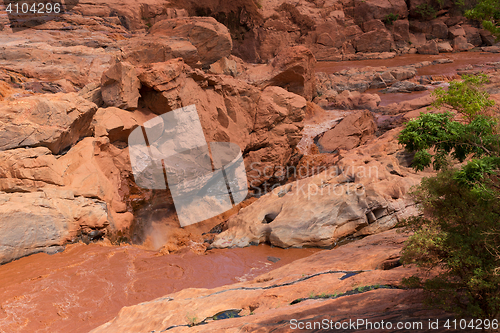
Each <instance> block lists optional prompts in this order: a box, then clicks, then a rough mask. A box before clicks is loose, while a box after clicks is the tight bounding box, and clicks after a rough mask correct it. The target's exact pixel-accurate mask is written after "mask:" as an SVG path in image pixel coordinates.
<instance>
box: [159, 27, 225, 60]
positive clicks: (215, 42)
mask: <svg viewBox="0 0 500 333" xmlns="http://www.w3.org/2000/svg"><path fill="white" fill-rule="evenodd" d="M149 34H150V35H151V36H168V37H178V38H186V39H187V40H189V42H191V43H192V44H193V45H194V46H195V47H196V49H197V50H198V56H199V57H200V61H201V63H202V65H204V66H206V65H210V64H212V63H214V62H216V61H217V60H219V59H220V58H222V57H228V56H230V55H231V51H232V49H233V42H232V39H231V35H230V34H229V30H228V29H227V28H226V27H225V26H224V25H223V24H221V23H219V22H217V21H216V20H215V19H214V18H212V17H189V18H177V19H171V20H163V21H160V22H158V23H156V24H155V25H154V26H153V27H151V29H150V30H149Z"/></svg>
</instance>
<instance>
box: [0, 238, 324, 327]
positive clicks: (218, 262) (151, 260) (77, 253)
mask: <svg viewBox="0 0 500 333" xmlns="http://www.w3.org/2000/svg"><path fill="white" fill-rule="evenodd" d="M317 251H320V250H319V249H289V250H283V249H280V248H275V247H270V246H267V245H259V246H251V247H247V248H241V249H231V250H210V251H208V252H206V253H205V254H204V255H197V254H194V253H193V252H190V251H186V253H182V254H169V255H163V256H161V255H158V254H157V252H154V251H146V250H143V249H140V248H138V247H136V246H102V245H98V244H91V245H83V244H74V245H69V246H68V247H67V248H66V250H65V251H64V252H62V253H57V254H54V255H48V254H42V253H39V254H35V255H31V256H29V257H25V258H21V259H19V260H16V261H14V262H11V263H8V264H5V265H3V266H1V267H0V332H2V333H12V332H26V333H33V332H47V333H49V332H50V333H53V332H72V333H80V332H82V333H83V332H88V331H89V330H91V329H93V328H95V327H97V326H99V325H101V324H104V323H105V322H107V321H109V320H111V319H113V318H114V317H115V316H116V315H117V314H118V311H120V309H121V308H122V307H124V306H128V305H133V304H138V303H141V302H144V301H149V300H152V299H154V298H158V297H161V296H164V295H166V294H169V293H172V292H176V291H179V290H182V289H185V288H214V287H218V286H222V285H225V284H232V283H235V282H239V281H244V280H251V279H252V278H254V277H255V276H257V275H260V274H262V273H264V272H268V271H270V270H272V269H276V268H278V267H280V266H283V265H286V264H288V263H290V262H292V261H294V260H297V259H300V258H303V257H306V256H309V255H311V254H313V253H315V252H317ZM271 256H272V257H275V258H280V260H279V261H277V262H273V261H270V260H269V259H273V260H274V261H276V259H275V258H268V257H271Z"/></svg>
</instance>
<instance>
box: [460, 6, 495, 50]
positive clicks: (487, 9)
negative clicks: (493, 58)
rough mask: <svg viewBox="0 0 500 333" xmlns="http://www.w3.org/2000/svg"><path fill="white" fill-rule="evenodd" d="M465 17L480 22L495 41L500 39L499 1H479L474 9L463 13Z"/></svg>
mask: <svg viewBox="0 0 500 333" xmlns="http://www.w3.org/2000/svg"><path fill="white" fill-rule="evenodd" d="M465 16H466V17H467V18H469V19H475V20H478V21H480V22H481V23H482V25H483V27H484V28H485V29H486V30H489V31H490V32H491V33H492V34H493V35H494V36H496V38H497V41H498V40H499V39H500V0H480V1H478V2H477V4H476V6H475V7H474V8H472V9H470V10H467V11H465Z"/></svg>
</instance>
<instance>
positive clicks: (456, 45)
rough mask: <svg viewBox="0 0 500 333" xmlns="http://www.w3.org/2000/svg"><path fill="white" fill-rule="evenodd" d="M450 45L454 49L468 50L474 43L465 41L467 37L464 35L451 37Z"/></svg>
mask: <svg viewBox="0 0 500 333" xmlns="http://www.w3.org/2000/svg"><path fill="white" fill-rule="evenodd" d="M452 46H453V49H454V50H455V51H468V50H470V49H473V48H474V45H472V44H470V43H469V42H467V38H465V36H458V37H455V39H453V42H452Z"/></svg>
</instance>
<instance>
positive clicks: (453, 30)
mask: <svg viewBox="0 0 500 333" xmlns="http://www.w3.org/2000/svg"><path fill="white" fill-rule="evenodd" d="M448 31H449V33H448V38H449V39H455V38H456V37H459V36H465V30H464V28H462V26H460V25H454V26H452V27H450V28H449V30H448Z"/></svg>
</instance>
